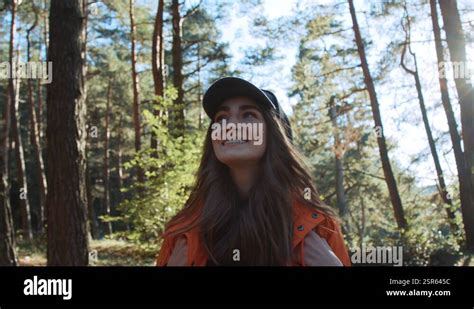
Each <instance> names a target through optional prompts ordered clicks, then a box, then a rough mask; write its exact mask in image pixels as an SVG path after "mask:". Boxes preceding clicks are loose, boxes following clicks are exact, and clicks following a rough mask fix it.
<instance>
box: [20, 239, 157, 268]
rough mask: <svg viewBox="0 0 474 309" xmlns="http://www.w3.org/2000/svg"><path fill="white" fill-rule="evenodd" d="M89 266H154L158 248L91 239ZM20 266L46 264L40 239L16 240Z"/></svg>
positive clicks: (43, 246)
mask: <svg viewBox="0 0 474 309" xmlns="http://www.w3.org/2000/svg"><path fill="white" fill-rule="evenodd" d="M90 248H91V249H90V250H91V251H90V255H89V260H90V265H91V266H154V262H155V256H156V253H157V252H158V249H156V250H154V249H151V248H149V247H144V246H140V245H137V244H134V243H130V242H127V241H123V240H111V239H102V240H92V241H91V243H90ZM17 253H18V257H19V262H20V266H46V246H45V245H44V242H42V241H32V242H26V241H21V240H20V241H18V243H17Z"/></svg>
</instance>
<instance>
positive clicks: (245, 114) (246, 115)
mask: <svg viewBox="0 0 474 309" xmlns="http://www.w3.org/2000/svg"><path fill="white" fill-rule="evenodd" d="M243 117H244V118H257V115H255V113H253V112H245V113H244V114H243Z"/></svg>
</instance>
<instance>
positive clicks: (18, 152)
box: [10, 51, 33, 240]
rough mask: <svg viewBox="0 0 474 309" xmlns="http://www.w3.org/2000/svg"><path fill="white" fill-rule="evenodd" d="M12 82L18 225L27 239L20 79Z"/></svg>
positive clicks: (12, 119)
mask: <svg viewBox="0 0 474 309" xmlns="http://www.w3.org/2000/svg"><path fill="white" fill-rule="evenodd" d="M15 62H16V63H17V65H18V64H19V62H20V53H19V51H17V56H16V60H15ZM14 83H15V86H14V87H13V88H14V92H13V93H10V96H11V97H13V98H14V99H13V101H12V109H11V125H12V127H11V129H12V137H13V142H14V144H15V161H16V172H17V175H16V178H17V181H18V184H19V186H20V199H19V206H20V226H21V233H22V235H23V238H24V239H28V240H29V239H32V238H33V234H32V232H31V213H30V203H29V199H28V183H27V181H26V171H25V154H24V152H23V141H22V139H21V132H20V113H19V108H20V79H19V78H15V79H14Z"/></svg>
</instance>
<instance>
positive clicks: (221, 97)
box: [202, 77, 293, 140]
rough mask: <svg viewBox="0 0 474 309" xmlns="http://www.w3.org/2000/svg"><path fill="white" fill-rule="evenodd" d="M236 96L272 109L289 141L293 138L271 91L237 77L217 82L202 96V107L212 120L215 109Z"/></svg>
mask: <svg viewBox="0 0 474 309" xmlns="http://www.w3.org/2000/svg"><path fill="white" fill-rule="evenodd" d="M237 96H244V97H248V98H251V99H253V100H254V101H255V102H256V103H257V104H261V105H262V107H264V108H270V109H273V110H274V111H275V114H276V115H277V116H278V118H279V119H280V120H281V122H282V124H283V126H284V127H285V131H286V135H287V136H288V138H289V139H290V140H292V138H293V136H292V132H291V126H290V121H289V120H288V117H287V116H286V114H285V112H284V111H283V109H282V108H281V107H280V104H279V103H278V99H277V97H276V96H275V94H273V92H271V91H268V90H264V89H260V88H258V87H257V86H255V85H254V84H252V83H250V82H248V81H246V80H244V79H241V78H238V77H224V78H221V79H219V80H217V81H216V82H214V83H213V84H212V85H211V86H210V87H209V89H207V91H206V93H205V94H204V98H203V101H202V106H203V108H204V111H205V112H206V114H207V115H208V116H209V118H211V119H213V118H214V115H215V114H216V111H217V107H218V106H219V105H220V104H221V103H222V102H223V101H225V100H227V99H230V98H232V97H237Z"/></svg>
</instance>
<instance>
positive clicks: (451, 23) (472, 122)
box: [439, 0, 474, 245]
mask: <svg viewBox="0 0 474 309" xmlns="http://www.w3.org/2000/svg"><path fill="white" fill-rule="evenodd" d="M439 6H440V8H441V15H442V16H443V23H444V30H445V32H446V41H447V43H448V48H449V55H450V58H451V63H452V64H453V65H454V64H455V63H460V64H461V67H463V68H465V69H467V68H469V65H468V62H467V59H466V41H465V38H464V32H463V29H462V25H461V18H460V16H459V11H458V7H457V1H456V0H450V1H439ZM455 73H456V72H455V70H453V74H455ZM461 73H466V72H461ZM469 78H470V77H469V76H461V77H457V76H454V84H455V85H456V90H457V92H458V97H459V105H460V107H461V127H462V138H463V139H462V140H463V145H464V157H465V158H466V165H467V168H468V171H469V174H470V178H471V198H473V197H474V187H472V185H473V184H474V90H473V88H472V85H471V83H470V81H469ZM471 211H472V214H471V216H472V220H473V221H472V223H471V224H473V226H474V205H472V210H471ZM473 231H474V230H473ZM473 245H474V235H473Z"/></svg>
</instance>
